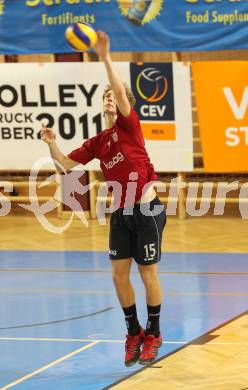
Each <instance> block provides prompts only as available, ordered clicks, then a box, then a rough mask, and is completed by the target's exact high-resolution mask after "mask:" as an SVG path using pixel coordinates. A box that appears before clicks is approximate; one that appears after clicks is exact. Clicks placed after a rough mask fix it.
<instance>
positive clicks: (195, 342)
mask: <svg viewBox="0 0 248 390" xmlns="http://www.w3.org/2000/svg"><path fill="white" fill-rule="evenodd" d="M245 315H248V310H245V311H244V312H242V313H240V314H238V315H237V316H235V317H233V318H231V319H230V320H228V321H226V322H223V323H222V324H220V325H218V326H216V327H215V328H213V329H211V330H209V331H208V332H206V333H204V334H203V335H201V336H199V337H196V338H195V339H193V340H192V341H190V342H189V343H186V344H185V345H182V346H181V347H178V348H176V349H175V350H174V351H171V352H169V353H168V354H165V355H163V356H161V357H160V358H159V359H157V360H155V361H154V362H153V363H151V364H149V365H147V366H144V367H142V368H140V369H138V370H136V371H134V372H132V373H131V374H130V375H127V376H125V377H124V378H121V379H119V380H118V381H116V382H114V383H112V384H111V385H109V386H107V387H104V388H103V389H102V390H109V389H112V388H113V387H114V386H116V385H119V384H120V383H122V382H125V381H126V380H127V379H129V378H132V377H133V376H135V375H136V374H139V373H140V372H142V371H144V370H147V369H148V368H153V366H154V368H155V365H156V364H157V363H159V362H160V361H161V360H165V359H167V358H168V357H170V356H172V355H174V354H176V353H177V352H179V351H181V350H182V349H185V348H187V347H188V346H190V345H199V344H200V341H201V340H202V341H204V339H207V340H209V338H207V337H208V336H210V335H211V333H214V332H216V331H218V330H219V329H221V328H223V327H224V326H226V325H228V324H230V323H232V322H234V321H236V320H237V319H238V318H241V317H243V316H245ZM214 337H215V336H214ZM201 344H203V343H201ZM204 344H206V342H205V343H204ZM208 345H211V344H208Z"/></svg>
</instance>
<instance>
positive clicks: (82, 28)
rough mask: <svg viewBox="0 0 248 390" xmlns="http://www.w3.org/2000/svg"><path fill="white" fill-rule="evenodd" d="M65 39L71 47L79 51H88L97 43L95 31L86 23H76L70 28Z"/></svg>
mask: <svg viewBox="0 0 248 390" xmlns="http://www.w3.org/2000/svg"><path fill="white" fill-rule="evenodd" d="M65 37H66V40H67V42H68V43H69V45H70V46H71V47H72V48H73V49H74V50H77V51H87V50H89V49H90V48H93V47H94V46H95V44H96V41H97V35H96V32H95V30H94V29H93V27H91V26H90V25H89V24H86V23H74V24H73V25H71V26H68V27H67V29H66V31H65Z"/></svg>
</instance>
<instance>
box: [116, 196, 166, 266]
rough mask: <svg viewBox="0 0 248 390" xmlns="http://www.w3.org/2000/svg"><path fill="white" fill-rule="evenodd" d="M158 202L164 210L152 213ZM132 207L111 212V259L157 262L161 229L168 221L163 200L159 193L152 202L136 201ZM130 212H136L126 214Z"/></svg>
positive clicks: (159, 253) (146, 262) (140, 262)
mask: <svg viewBox="0 0 248 390" xmlns="http://www.w3.org/2000/svg"><path fill="white" fill-rule="evenodd" d="M156 205H159V206H160V208H162V211H160V212H159V214H158V215H153V214H155V213H156V211H155V210H156V208H155V210H154V206H156ZM127 210H129V211H127ZM130 210H131V209H123V208H122V209H118V210H116V211H115V212H113V214H112V215H111V219H110V233H109V258H110V260H120V259H126V258H130V257H131V258H133V259H134V260H135V261H136V263H138V264H142V265H149V264H154V263H157V262H158V261H159V260H160V257H161V241H162V233H163V229H164V226H165V223H166V214H165V211H164V206H163V204H162V203H161V201H160V200H159V198H158V197H156V198H155V199H153V200H152V201H151V202H150V203H143V204H141V203H136V204H135V205H134V207H133V209H132V210H131V211H130ZM153 210H154V211H153ZM127 212H129V213H133V215H125V214H127ZM152 212H153V214H152ZM144 214H145V215H144Z"/></svg>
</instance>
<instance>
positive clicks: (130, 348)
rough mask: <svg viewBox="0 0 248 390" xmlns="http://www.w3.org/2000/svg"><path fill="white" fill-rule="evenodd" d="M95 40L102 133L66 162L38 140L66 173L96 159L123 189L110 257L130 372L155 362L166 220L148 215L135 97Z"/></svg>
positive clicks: (48, 135) (50, 139)
mask: <svg viewBox="0 0 248 390" xmlns="http://www.w3.org/2000/svg"><path fill="white" fill-rule="evenodd" d="M97 34H98V42H97V44H96V46H95V51H96V53H97V54H98V57H99V60H100V61H102V62H103V64H104V65H105V68H106V71H107V75H108V79H109V84H110V85H109V86H108V87H107V88H106V89H105V91H104V94H103V111H104V118H105V125H106V130H104V131H102V132H100V133H99V134H98V135H97V136H95V137H92V138H90V139H88V140H87V141H85V142H84V143H83V144H82V146H81V147H79V148H78V149H76V150H73V151H72V152H71V153H70V154H69V155H68V156H65V155H64V154H63V153H62V152H61V151H60V150H59V148H58V147H57V145H56V142H55V137H54V133H53V131H52V130H51V129H48V128H43V129H42V131H41V135H42V139H43V141H45V142H46V143H47V144H48V145H49V149H50V153H51V156H52V157H53V159H54V160H57V161H59V162H60V163H61V164H62V165H63V166H64V167H65V169H66V170H69V169H71V168H72V167H74V166H75V165H77V164H78V163H81V164H87V163H88V162H89V161H91V160H92V159H94V158H98V159H99V160H100V166H101V169H102V172H103V174H104V176H105V179H106V181H117V182H118V183H120V184H121V186H122V194H121V197H120V204H119V208H118V209H117V210H116V211H114V212H113V213H112V215H111V220H110V234H109V257H110V259H111V262H112V276H113V282H114V285H115V289H116V292H117V295H118V298H119V302H120V304H121V306H122V309H123V312H124V316H125V321H126V325H127V330H128V334H127V336H126V344H125V364H126V366H131V365H133V364H134V363H136V362H137V361H139V363H140V364H144V365H145V364H149V363H151V362H153V361H154V360H155V358H156V357H157V354H158V348H159V347H160V345H161V343H162V337H161V334H160V327H159V318H160V308H161V301H162V291H161V286H160V282H159V278H158V268H157V263H158V261H159V260H160V255H161V239H162V232H163V228H164V225H165V222H166V216H165V212H164V209H163V207H161V209H162V211H161V212H160V213H159V214H158V215H153V214H152V210H153V208H154V206H156V205H160V206H161V202H160V200H159V199H158V197H157V196H156V193H155V191H154V189H153V187H152V186H146V184H147V183H149V182H151V181H153V180H156V174H155V172H154V168H153V165H152V164H151V162H150V160H149V157H148V154H147V152H146V149H145V144H144V138H143V135H142V131H141V127H140V121H139V118H138V115H137V113H136V112H135V110H134V108H133V105H134V103H135V99H134V96H133V94H132V92H131V91H130V90H129V88H127V87H126V86H125V85H124V84H123V83H122V82H121V80H120V77H119V75H118V73H117V72H116V70H115V68H114V65H113V63H112V60H111V57H110V44H109V37H108V36H107V34H105V33H104V32H98V33H97ZM130 182H131V183H132V182H135V185H136V183H137V188H136V191H135V193H133V192H130V191H129V190H128V183H129V184H130ZM145 186H146V187H147V190H146V191H144V188H145ZM134 187H135V186H134ZM134 187H133V188H134ZM142 210H143V211H144V210H146V212H143V211H142ZM133 260H134V261H135V262H136V263H137V264H138V269H139V273H140V275H141V279H142V281H143V284H144V287H145V292H146V303H147V311H148V320H147V324H146V329H145V330H144V329H143V328H142V327H141V325H140V323H139V320H138V316H137V311H136V304H135V293H134V289H133V286H132V284H131V282H130V270H131V264H132V261H133Z"/></svg>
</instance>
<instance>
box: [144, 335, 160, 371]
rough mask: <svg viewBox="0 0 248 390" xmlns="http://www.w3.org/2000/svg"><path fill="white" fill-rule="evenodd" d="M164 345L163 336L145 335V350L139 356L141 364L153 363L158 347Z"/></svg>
mask: <svg viewBox="0 0 248 390" xmlns="http://www.w3.org/2000/svg"><path fill="white" fill-rule="evenodd" d="M161 345H162V337H161V336H157V337H156V336H155V335H153V334H149V335H147V336H145V340H144V345H143V350H142V352H141V354H140V357H139V364H142V365H146V364H150V363H152V362H153V361H154V360H155V359H156V357H157V355H158V349H159V347H160V346H161Z"/></svg>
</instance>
